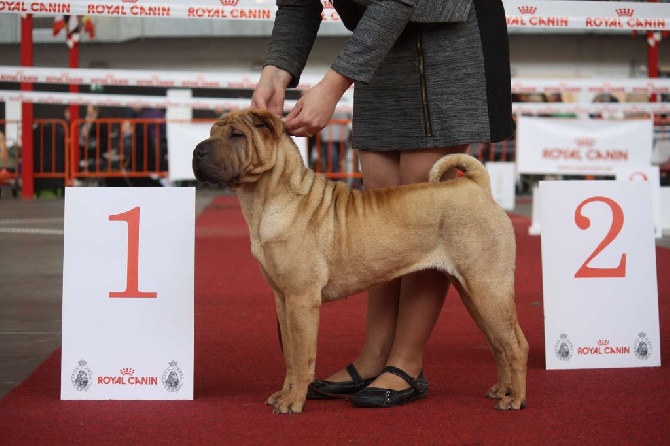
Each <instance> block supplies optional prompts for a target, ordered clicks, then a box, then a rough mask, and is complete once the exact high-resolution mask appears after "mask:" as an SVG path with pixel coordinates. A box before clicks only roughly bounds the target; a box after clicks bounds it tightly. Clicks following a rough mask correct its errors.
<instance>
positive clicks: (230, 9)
mask: <svg viewBox="0 0 670 446" xmlns="http://www.w3.org/2000/svg"><path fill="white" fill-rule="evenodd" d="M322 3H323V6H324V10H323V13H322V15H321V16H322V19H323V20H324V21H326V22H339V21H340V18H339V16H338V14H337V12H336V11H335V10H334V8H333V6H332V4H331V2H330V1H328V0H323V1H322ZM503 4H504V6H505V11H506V14H507V26H508V27H509V28H530V29H534V28H539V29H547V28H549V29H551V28H554V29H556V28H558V29H590V30H598V31H612V30H614V31H622V30H668V29H670V8H669V7H668V5H666V4H663V3H636V2H598V1H579V2H575V1H557V0H544V1H542V0H526V1H519V0H503ZM6 12H10V13H17V14H42V15H55V14H79V15H91V16H95V15H102V16H114V17H159V18H181V19H183V18H189V19H213V20H274V18H275V13H276V6H275V0H219V1H217V0H197V1H194V2H192V1H190V2H180V1H177V0H71V1H69V2H50V1H23V0H19V1H8V0H0V13H6Z"/></svg>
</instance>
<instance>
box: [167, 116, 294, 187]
mask: <svg viewBox="0 0 670 446" xmlns="http://www.w3.org/2000/svg"><path fill="white" fill-rule="evenodd" d="M213 123H214V121H212V122H170V121H168V123H167V138H168V166H169V167H168V169H169V172H168V178H169V179H170V181H185V180H195V175H194V174H193V167H192V159H193V149H195V146H197V145H198V143H200V142H202V141H204V140H205V139H207V138H209V130H210V129H211V128H212V124H213ZM292 138H293V142H295V143H296V145H297V146H298V151H299V152H300V156H302V159H303V161H304V160H306V159H307V138H303V137H298V136H293V137H292Z"/></svg>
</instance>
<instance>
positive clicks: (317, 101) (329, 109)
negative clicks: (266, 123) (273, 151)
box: [283, 69, 352, 136]
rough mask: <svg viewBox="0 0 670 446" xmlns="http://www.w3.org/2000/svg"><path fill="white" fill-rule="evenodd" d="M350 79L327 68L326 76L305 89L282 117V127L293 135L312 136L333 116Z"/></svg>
mask: <svg viewBox="0 0 670 446" xmlns="http://www.w3.org/2000/svg"><path fill="white" fill-rule="evenodd" d="M351 83H352V81H351V79H348V78H346V77H344V76H342V75H341V74H339V73H337V72H335V71H333V70H332V69H331V70H328V73H326V76H325V77H324V78H323V79H322V80H321V81H320V82H319V83H318V84H316V85H315V86H314V87H312V88H310V89H309V90H307V91H306V92H305V93H304V94H303V96H302V97H301V98H300V99H299V100H298V102H297V103H296V104H295V107H294V108H293V110H291V111H290V112H289V114H288V115H286V117H285V118H284V119H283V121H284V128H285V129H286V130H287V131H288V132H289V133H290V134H292V135H295V136H313V135H314V134H316V132H318V131H320V130H321V129H323V128H324V127H325V126H326V125H328V121H330V119H331V118H332V117H333V113H334V112H335V107H336V106H337V102H338V101H339V100H340V98H341V97H342V95H343V94H344V92H345V91H347V88H349V86H350V85H351Z"/></svg>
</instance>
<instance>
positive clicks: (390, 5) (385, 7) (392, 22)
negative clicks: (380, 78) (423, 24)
mask: <svg viewBox="0 0 670 446" xmlns="http://www.w3.org/2000/svg"><path fill="white" fill-rule="evenodd" d="M415 3H416V1H415V0H374V1H373V2H372V3H370V5H368V7H367V9H366V11H365V13H364V14H363V17H362V18H361V20H360V22H358V26H356V29H355V30H354V32H353V34H352V35H351V38H350V39H349V40H348V41H347V43H346V44H345V46H344V48H343V49H342V50H341V51H340V53H339V54H338V56H337V58H336V59H335V62H334V63H333V65H332V66H331V68H332V69H333V70H335V71H336V72H338V73H340V74H341V75H342V76H344V77H346V78H349V79H353V80H355V81H360V82H363V83H368V82H370V80H371V79H372V78H373V77H374V74H375V72H376V71H377V68H378V67H379V65H380V64H381V63H382V61H383V60H384V58H385V57H386V55H387V54H388V53H389V51H390V50H391V48H392V47H393V45H394V44H395V42H396V40H398V37H399V36H400V34H401V33H402V32H403V30H404V29H405V27H406V26H407V23H409V20H410V18H411V17H412V13H413V12H414V5H415Z"/></svg>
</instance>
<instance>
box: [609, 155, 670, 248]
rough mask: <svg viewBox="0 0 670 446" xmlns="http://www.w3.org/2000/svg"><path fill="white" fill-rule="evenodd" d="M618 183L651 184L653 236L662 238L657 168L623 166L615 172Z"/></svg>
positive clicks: (659, 179)
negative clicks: (641, 182) (644, 182)
mask: <svg viewBox="0 0 670 446" xmlns="http://www.w3.org/2000/svg"><path fill="white" fill-rule="evenodd" d="M616 179H617V180H618V181H649V182H650V183H651V206H652V216H653V219H654V236H655V237H656V238H661V237H663V224H662V222H661V176H660V173H659V170H658V166H642V167H634V166H624V167H619V168H618V169H617V171H616Z"/></svg>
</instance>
